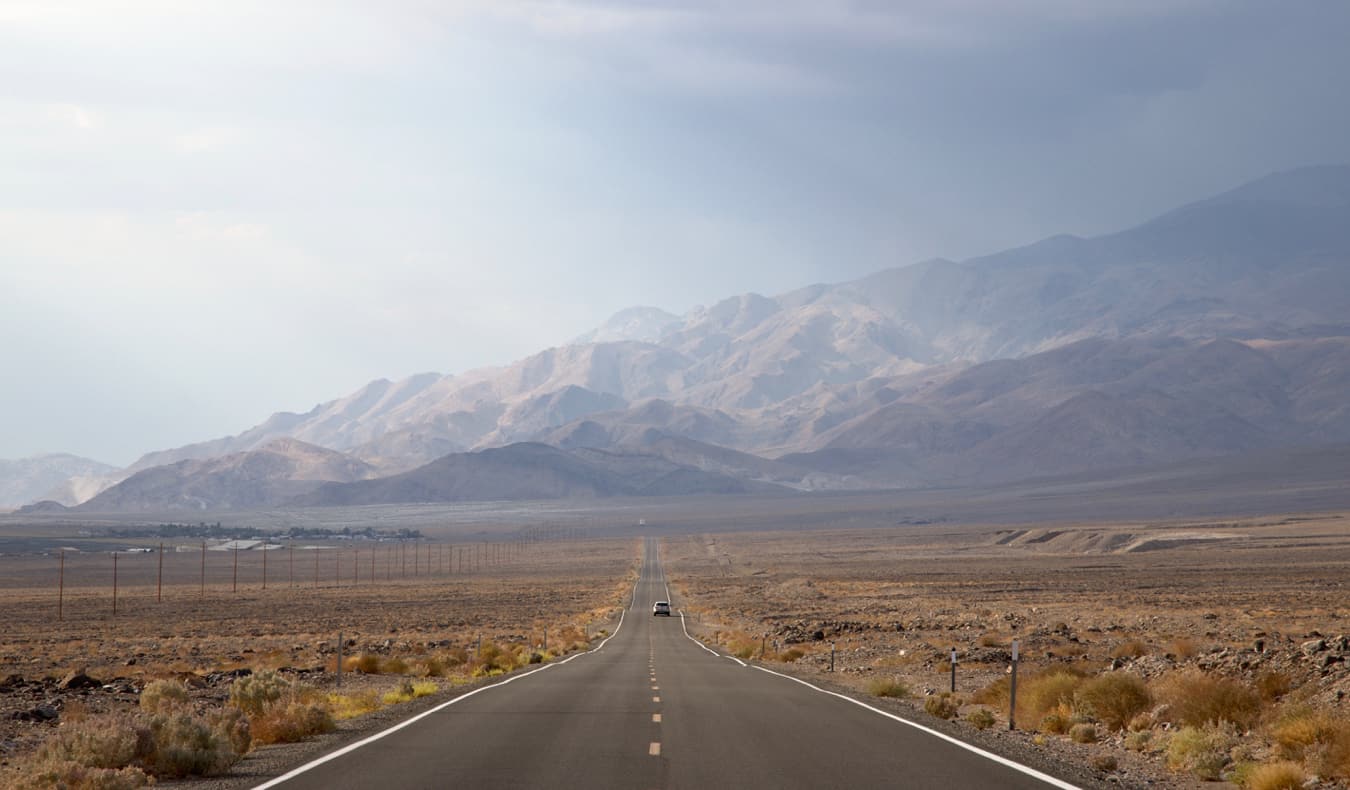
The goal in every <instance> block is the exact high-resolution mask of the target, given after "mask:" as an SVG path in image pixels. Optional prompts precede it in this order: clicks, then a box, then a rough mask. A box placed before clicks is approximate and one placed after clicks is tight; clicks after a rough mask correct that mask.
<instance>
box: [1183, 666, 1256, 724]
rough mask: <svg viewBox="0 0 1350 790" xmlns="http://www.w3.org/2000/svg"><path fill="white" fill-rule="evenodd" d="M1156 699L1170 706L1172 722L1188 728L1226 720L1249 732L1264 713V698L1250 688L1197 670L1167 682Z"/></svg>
mask: <svg viewBox="0 0 1350 790" xmlns="http://www.w3.org/2000/svg"><path fill="white" fill-rule="evenodd" d="M1157 696H1158V697H1159V699H1161V700H1162V701H1163V702H1165V703H1167V714H1166V715H1167V717H1168V719H1169V720H1170V721H1172V722H1175V723H1177V724H1183V725H1186V726H1189V727H1200V726H1202V725H1205V724H1217V723H1218V722H1225V721H1226V722H1231V723H1233V724H1236V725H1237V726H1239V727H1241V728H1243V729H1247V728H1249V727H1251V726H1252V724H1254V723H1255V722H1256V719H1257V717H1259V716H1260V714H1261V698H1260V697H1258V696H1257V694H1256V692H1255V691H1253V690H1252V689H1251V688H1248V687H1247V686H1246V685H1244V684H1242V683H1240V682H1238V681H1236V680H1230V679H1228V678H1223V677H1217V676H1213V675H1206V674H1205V673H1203V672H1198V671H1195V672H1184V673H1181V674H1177V675H1173V676H1171V677H1170V678H1166V679H1164V680H1163V681H1162V682H1161V683H1159V685H1158V694H1157Z"/></svg>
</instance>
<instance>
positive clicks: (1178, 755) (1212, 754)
mask: <svg viewBox="0 0 1350 790" xmlns="http://www.w3.org/2000/svg"><path fill="white" fill-rule="evenodd" d="M1236 742H1237V732H1236V731H1235V730H1234V728H1233V726H1232V725H1231V724H1228V723H1226V722H1225V723H1224V724H1206V725H1204V726H1203V727H1193V726H1186V727H1182V728H1181V729H1180V730H1178V731H1177V732H1176V733H1175V734H1174V735H1173V736H1172V738H1171V740H1170V741H1168V743H1167V767H1168V768H1171V769H1172V770H1174V771H1184V772H1186V773H1189V774H1191V775H1192V776H1195V777H1196V778H1198V779H1205V780H1208V781H1217V780H1218V779H1219V777H1220V774H1221V773H1222V772H1223V769H1224V766H1226V765H1228V762H1229V760H1230V757H1229V752H1230V751H1231V750H1232V748H1233V744H1234V743H1236Z"/></svg>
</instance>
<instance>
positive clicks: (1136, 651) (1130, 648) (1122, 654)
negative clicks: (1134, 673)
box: [1111, 639, 1148, 658]
mask: <svg viewBox="0 0 1350 790" xmlns="http://www.w3.org/2000/svg"><path fill="white" fill-rule="evenodd" d="M1146 655H1148V645H1147V644H1145V643H1144V642H1142V641H1140V640H1138V639H1131V640H1129V641H1126V642H1121V643H1120V644H1118V645H1116V647H1115V649H1114V650H1112V651H1111V657H1112V658H1140V657H1141V656H1146Z"/></svg>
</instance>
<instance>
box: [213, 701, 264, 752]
mask: <svg viewBox="0 0 1350 790" xmlns="http://www.w3.org/2000/svg"><path fill="white" fill-rule="evenodd" d="M206 722H207V724H209V725H211V729H212V730H214V731H216V732H217V733H219V734H220V736H221V737H223V738H224V739H225V740H226V741H228V742H229V744H230V748H232V749H234V751H235V753H236V754H248V750H249V749H251V748H252V747H253V730H252V728H251V727H250V726H249V723H248V716H246V715H244V712H243V711H241V710H239V709H238V708H235V707H232V706H229V705H226V706H225V707H223V708H218V709H216V710H213V711H211V712H210V713H208V714H206Z"/></svg>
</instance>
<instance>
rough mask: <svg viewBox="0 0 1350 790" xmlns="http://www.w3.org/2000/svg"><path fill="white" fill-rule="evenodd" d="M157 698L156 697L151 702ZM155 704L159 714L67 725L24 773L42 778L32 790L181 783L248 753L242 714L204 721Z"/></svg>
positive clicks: (101, 718) (124, 715)
mask: <svg viewBox="0 0 1350 790" xmlns="http://www.w3.org/2000/svg"><path fill="white" fill-rule="evenodd" d="M170 693H172V692H170ZM157 697H159V695H158V692H156V693H155V694H152V697H151V699H152V700H154V699H156V698H157ZM170 699H171V697H170ZM151 704H154V705H155V706H156V708H157V709H159V710H160V711H161V712H157V713H154V714H149V715H146V714H136V713H130V712H126V713H113V714H106V715H103V716H90V717H89V718H87V719H85V720H84V721H81V722H77V723H75V722H73V723H68V724H67V725H65V726H63V727H62V728H60V729H59V730H57V732H56V733H55V734H54V735H53V736H52V737H51V738H49V739H47V741H46V742H45V743H43V744H42V746H41V747H39V748H38V751H37V752H36V753H35V754H34V756H33V760H32V764H31V766H30V767H29V769H28V770H25V771H24V773H25V774H27V775H29V776H31V777H38V779H34V784H33V785H32V786H34V787H40V786H44V785H43V784H42V783H41V782H48V783H49V784H48V785H47V786H52V787H69V788H76V787H88V788H103V787H105V786H110V787H140V786H142V785H143V784H146V783H147V781H148V779H147V774H152V775H154V776H160V777H167V778H177V777H184V776H210V775H213V774H220V773H224V772H226V771H228V770H229V768H230V766H232V765H234V764H235V763H236V762H238V761H239V759H240V757H241V755H242V754H243V753H244V752H246V751H248V747H249V738H248V727H247V724H246V723H245V724H244V725H243V726H242V727H241V726H240V725H239V721H238V719H239V718H242V715H241V714H236V716H230V715H224V714H222V715H220V716H218V717H201V716H197V715H195V714H194V713H192V712H191V711H190V710H189V709H187V708H185V707H178V708H174V707H173V705H172V703H169V704H168V705H167V707H165V706H161V704H160V703H158V702H152V703H151ZM41 777H47V778H46V779H41ZM39 779H40V781H39Z"/></svg>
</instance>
